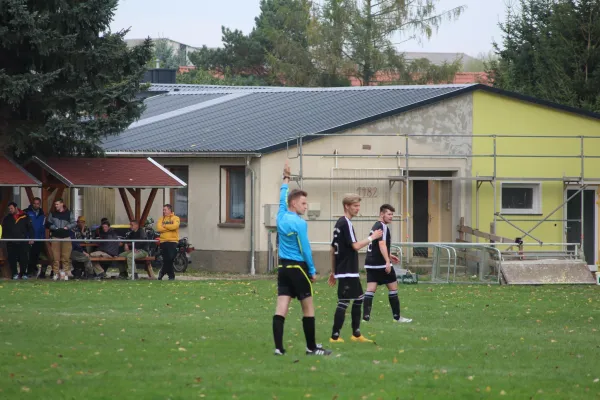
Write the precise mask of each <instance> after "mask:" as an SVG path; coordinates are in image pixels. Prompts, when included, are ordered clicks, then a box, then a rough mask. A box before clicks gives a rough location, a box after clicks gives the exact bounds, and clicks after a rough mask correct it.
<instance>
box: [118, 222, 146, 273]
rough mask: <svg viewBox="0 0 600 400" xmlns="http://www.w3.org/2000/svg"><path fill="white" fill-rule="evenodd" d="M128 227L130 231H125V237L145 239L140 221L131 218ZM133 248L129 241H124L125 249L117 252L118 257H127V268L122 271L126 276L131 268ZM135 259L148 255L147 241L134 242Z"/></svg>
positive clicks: (144, 232)
mask: <svg viewBox="0 0 600 400" xmlns="http://www.w3.org/2000/svg"><path fill="white" fill-rule="evenodd" d="M129 228H130V231H129V232H127V236H126V238H127V239H130V240H146V231H144V230H143V229H140V223H139V221H137V220H135V219H132V220H131V221H129ZM132 248H133V246H132V245H131V242H130V243H125V251H124V252H123V253H121V254H119V257H126V258H127V270H126V271H125V273H124V276H125V277H127V271H130V270H131V261H132V260H131V251H132V250H131V249H132ZM134 257H135V259H136V260H137V259H138V258H146V257H148V243H144V242H137V243H136V244H135V255H134Z"/></svg>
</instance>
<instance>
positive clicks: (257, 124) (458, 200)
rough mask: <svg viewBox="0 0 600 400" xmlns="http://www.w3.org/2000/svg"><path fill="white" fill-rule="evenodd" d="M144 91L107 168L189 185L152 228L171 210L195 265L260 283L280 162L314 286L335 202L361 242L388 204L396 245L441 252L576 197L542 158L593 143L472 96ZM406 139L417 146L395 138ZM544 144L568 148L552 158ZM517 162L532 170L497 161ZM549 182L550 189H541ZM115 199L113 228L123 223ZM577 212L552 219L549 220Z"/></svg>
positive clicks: (549, 226)
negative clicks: (466, 229) (149, 165)
mask: <svg viewBox="0 0 600 400" xmlns="http://www.w3.org/2000/svg"><path fill="white" fill-rule="evenodd" d="M150 90H151V91H153V92H156V93H160V94H157V95H156V96H153V97H150V98H148V99H146V105H147V110H146V111H145V113H144V115H143V116H142V118H141V119H140V120H139V121H137V122H135V123H134V124H132V125H131V126H130V127H129V129H128V130H126V131H125V132H123V133H122V134H120V135H119V136H116V137H112V138H109V139H107V140H106V141H105V142H104V144H103V147H104V149H105V150H106V154H107V156H109V157H111V156H119V157H140V156H144V157H152V158H153V159H155V160H156V161H157V162H159V163H160V164H162V165H163V166H165V167H166V168H168V169H169V170H170V171H171V172H172V173H173V174H175V175H176V176H178V177H179V178H180V179H181V180H183V181H185V182H187V183H188V186H187V187H185V188H182V189H175V190H163V191H162V193H160V194H159V197H158V198H159V199H160V200H157V201H156V202H155V205H154V207H153V209H152V210H151V212H150V215H151V216H154V217H155V218H156V217H158V216H160V214H161V210H160V205H161V204H160V203H163V204H164V203H171V204H173V205H174V207H175V212H176V213H177V214H178V215H180V216H181V217H182V221H183V222H184V226H183V227H182V232H181V234H182V235H186V236H188V237H189V238H190V241H191V242H192V243H193V244H194V246H195V248H196V249H197V250H198V251H196V252H195V253H194V254H193V258H194V264H193V265H194V266H195V267H200V268H202V269H205V270H213V271H229V272H244V273H247V272H249V271H253V270H256V271H258V272H262V271H265V268H266V265H267V259H268V257H267V254H268V249H269V243H270V242H271V243H273V242H274V241H275V238H274V236H273V234H272V232H273V231H275V224H274V216H273V212H274V210H275V209H276V204H277V202H278V194H279V186H280V183H281V173H282V166H283V164H284V162H285V160H286V159H290V162H291V166H292V172H293V174H295V175H296V176H297V180H296V183H293V184H292V187H298V186H302V187H303V188H304V189H305V190H307V191H308V193H309V211H310V218H308V216H307V218H308V226H309V235H310V238H311V240H312V241H313V242H315V243H321V244H315V245H314V247H313V249H314V251H315V257H316V260H317V268H318V269H319V270H320V271H322V272H323V271H326V270H327V269H328V268H329V262H328V243H330V241H331V231H332V227H333V225H334V223H335V220H336V219H337V218H339V216H341V215H342V213H343V209H342V207H341V198H342V197H343V195H344V193H347V192H357V193H359V194H360V195H361V196H362V197H363V203H362V208H361V215H360V216H359V217H358V218H357V219H356V220H355V222H354V227H355V229H356V233H357V235H358V236H360V237H363V236H366V235H368V232H369V229H370V227H371V225H372V223H373V221H374V220H375V219H376V218H377V215H378V209H379V206H380V205H381V204H382V203H391V204H392V205H394V206H395V207H396V210H397V213H396V214H397V220H396V222H395V223H394V224H393V226H392V228H391V232H392V234H393V238H394V242H406V241H408V242H421V241H424V242H450V241H454V240H455V239H456V237H457V236H458V235H457V233H456V226H457V225H458V224H459V221H460V218H461V217H464V219H465V224H466V225H471V226H474V225H475V224H476V223H477V222H478V223H479V226H480V227H481V229H482V230H484V231H487V230H488V228H489V222H490V221H493V220H494V214H495V213H498V212H501V213H502V214H503V217H504V218H510V217H512V218H517V219H522V218H535V217H540V216H541V215H542V213H547V212H549V211H551V210H552V209H553V208H556V207H559V206H560V204H561V203H562V202H563V201H564V200H565V196H566V195H567V194H568V190H572V187H571V186H569V185H567V183H569V182H566V181H564V182H563V178H564V177H567V176H570V177H571V178H569V179H572V181H571V182H570V183H572V184H575V185H576V186H575V187H579V186H577V185H580V183H581V179H580V178H581V177H580V176H579V178H576V177H578V174H579V175H580V172H578V171H576V170H575V167H576V166H578V165H580V160H579V159H577V158H570V159H569V158H557V159H553V160H552V159H542V158H540V157H539V156H540V155H543V154H555V153H558V154H563V153H564V152H566V151H567V150H570V149H571V147H570V146H572V145H571V144H566V145H564V143H566V142H569V140H571V141H573V140H575V141H577V140H579V139H578V136H579V135H588V136H591V137H600V115H598V114H592V113H586V112H583V111H581V110H576V109H571V108H567V107H562V106H558V105H556V104H552V103H548V102H544V101H540V100H537V99H533V98H529V97H524V96H521V95H518V94H515V93H510V92H505V91H501V90H497V89H494V88H490V87H488V86H485V85H478V84H469V85H432V86H382V87H349V88H278V87H223V86H199V85H152V87H151V89H150ZM315 134H319V135H317V136H315ZM407 134H410V135H413V136H403V135H407ZM414 135H417V136H414ZM486 135H488V136H486ZM491 135H499V136H504V135H511V136H513V137H514V139H507V138H504V137H502V138H500V137H499V138H497V139H496V140H497V144H496V145H497V148H496V151H497V155H498V158H497V159H496V162H492V161H491V160H492V159H493V158H492V157H491V155H492V154H493V147H494V146H493V139H492V138H491ZM543 135H566V136H570V139H561V143H563V144H561V145H549V144H548V143H549V142H548V139H545V138H543V137H542V136H543ZM300 137H301V138H302V141H301V140H300ZM511 140H512V141H511ZM556 140H558V139H556ZM586 140H588V141H587V142H586V150H585V152H586V154H598V152H599V151H600V144H599V143H598V142H597V141H594V140H591V139H586ZM507 142H508V143H507ZM569 143H570V142H569ZM515 152H516V153H518V154H519V153H520V154H521V155H522V156H529V157H531V158H526V157H522V158H503V156H504V157H505V156H506V155H509V154H511V153H512V154H514V153H515ZM542 153H543V154H542ZM492 164H493V165H496V171H495V177H496V178H495V181H494V184H495V185H496V191H495V193H496V198H495V201H494V197H493V194H494V192H493V191H490V190H489V187H490V186H491V185H488V184H487V183H485V182H484V183H485V185H483V184H482V183H480V181H482V180H483V178H481V179H480V177H483V176H486V177H489V176H490V174H491V173H493V171H492V172H490V166H493V165H492ZM599 167H600V161H599V160H598V159H586V160H585V179H586V181H587V183H588V184H590V186H589V188H593V191H592V192H590V193H592V194H593V195H594V196H596V193H597V188H596V186H593V185H592V183H594V182H595V183H597V184H600V178H594V177H593V176H594V175H600V174H597V173H596V172H595V171H598V170H599V169H600V168H599ZM522 177H528V178H529V179H530V180H533V179H537V180H536V181H532V182H529V183H536V182H537V183H539V185H538V186H536V187H537V188H538V189H535V188H533V187H532V186H530V185H523V183H522V182H519V179H520V178H522ZM544 177H545V178H546V179H548V178H550V177H551V178H552V179H554V181H546V180H544V179H540V178H544ZM486 182H487V181H486ZM563 186H564V188H563ZM478 187H479V188H480V190H479V194H478V196H477V193H476V192H477V188H478ZM532 193H534V194H533V196H536V197H534V200H533V202H534V204H535V206H533V205H532V202H531V201H530V199H531V196H532ZM145 195H147V194H145ZM114 197H115V204H116V206H115V219H116V223H123V222H126V213H125V210H124V209H122V206H121V204H120V203H121V202H120V201H118V199H116V196H114ZM586 198H587V197H586ZM586 201H587V200H586ZM585 204H586V205H585V207H588V208H590V209H591V212H592V213H593V214H590V212H587V211H586V216H587V217H586V221H587V218H590V219H591V220H592V221H595V220H597V218H598V212H597V205H595V204H592V203H590V204H589V205H588V203H585ZM477 205H478V206H477ZM500 205H501V206H502V207H500ZM566 208H568V207H566ZM576 211H577V210H574V209H573V208H572V207H571V209H570V211H569V210H567V209H565V210H561V211H559V212H558V213H556V214H555V216H554V219H561V218H562V219H566V216H567V214H569V215H570V214H575V213H576ZM496 219H498V218H496ZM585 226H586V227H587V228H585V229H589V228H590V226H594V229H593V230H592V232H591V234H588V233H587V232H588V231H587V230H586V240H591V241H592V242H591V243H597V242H598V239H599V237H600V235H598V230H597V226H596V225H590V224H586V225H585ZM495 228H496V233H497V234H498V235H502V236H505V237H511V238H512V237H518V236H522V232H521V231H519V230H518V229H515V228H514V227H512V226H511V225H509V224H508V223H504V222H501V221H497V224H496V226H495ZM567 228H568V226H566V223H560V222H558V223H557V222H547V223H542V224H541V225H540V227H539V228H537V232H536V233H537V235H533V234H532V236H539V237H542V238H543V239H544V241H545V242H564V241H565V240H566V239H567V237H566V236H567V235H566V233H565V232H566V231H567ZM525 241H526V242H527V241H531V239H530V238H526V239H525ZM590 246H591V247H592V248H594V251H595V253H594V251H593V252H592V254H591V255H589V256H588V257H589V258H590V261H589V262H590V263H594V262H596V261H597V259H598V258H597V251H596V250H595V249H596V247H597V246H592V245H590ZM592 259H593V261H592Z"/></svg>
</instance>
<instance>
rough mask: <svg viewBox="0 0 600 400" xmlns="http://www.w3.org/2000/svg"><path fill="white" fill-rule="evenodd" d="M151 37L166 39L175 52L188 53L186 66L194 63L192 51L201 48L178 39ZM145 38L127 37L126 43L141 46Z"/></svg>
mask: <svg viewBox="0 0 600 400" xmlns="http://www.w3.org/2000/svg"><path fill="white" fill-rule="evenodd" d="M151 39H152V40H164V41H165V42H167V44H168V45H169V47H171V48H172V49H173V52H174V53H175V54H179V52H184V53H185V55H186V59H187V64H186V66H192V63H191V61H190V58H189V57H190V53H193V52H195V51H199V50H200V48H199V47H194V46H190V45H189V44H185V43H181V42H178V41H176V40H172V39H168V38H151ZM144 40H146V39H125V43H127V46H128V47H135V46H139V45H141V44H143V43H144Z"/></svg>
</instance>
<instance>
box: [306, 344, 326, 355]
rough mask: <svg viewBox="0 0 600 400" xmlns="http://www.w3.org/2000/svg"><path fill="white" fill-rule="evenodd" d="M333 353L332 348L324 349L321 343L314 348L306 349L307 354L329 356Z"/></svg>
mask: <svg viewBox="0 0 600 400" xmlns="http://www.w3.org/2000/svg"><path fill="white" fill-rule="evenodd" d="M331 353H332V351H331V350H327V349H324V348H323V346H321V345H320V344H318V345H317V347H315V348H314V349H313V350H309V349H308V348H307V349H306V355H307V356H329V355H331Z"/></svg>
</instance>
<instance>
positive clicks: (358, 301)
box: [350, 296, 364, 338]
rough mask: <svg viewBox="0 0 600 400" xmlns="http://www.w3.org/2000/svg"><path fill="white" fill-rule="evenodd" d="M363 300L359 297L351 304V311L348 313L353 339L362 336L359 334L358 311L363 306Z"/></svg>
mask: <svg viewBox="0 0 600 400" xmlns="http://www.w3.org/2000/svg"><path fill="white" fill-rule="evenodd" d="M363 298H364V296H360V297H359V298H358V299H356V300H354V301H353V302H352V311H350V314H351V315H352V336H353V338H360V337H361V336H362V335H361V334H360V311H361V308H362V305H363Z"/></svg>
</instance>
